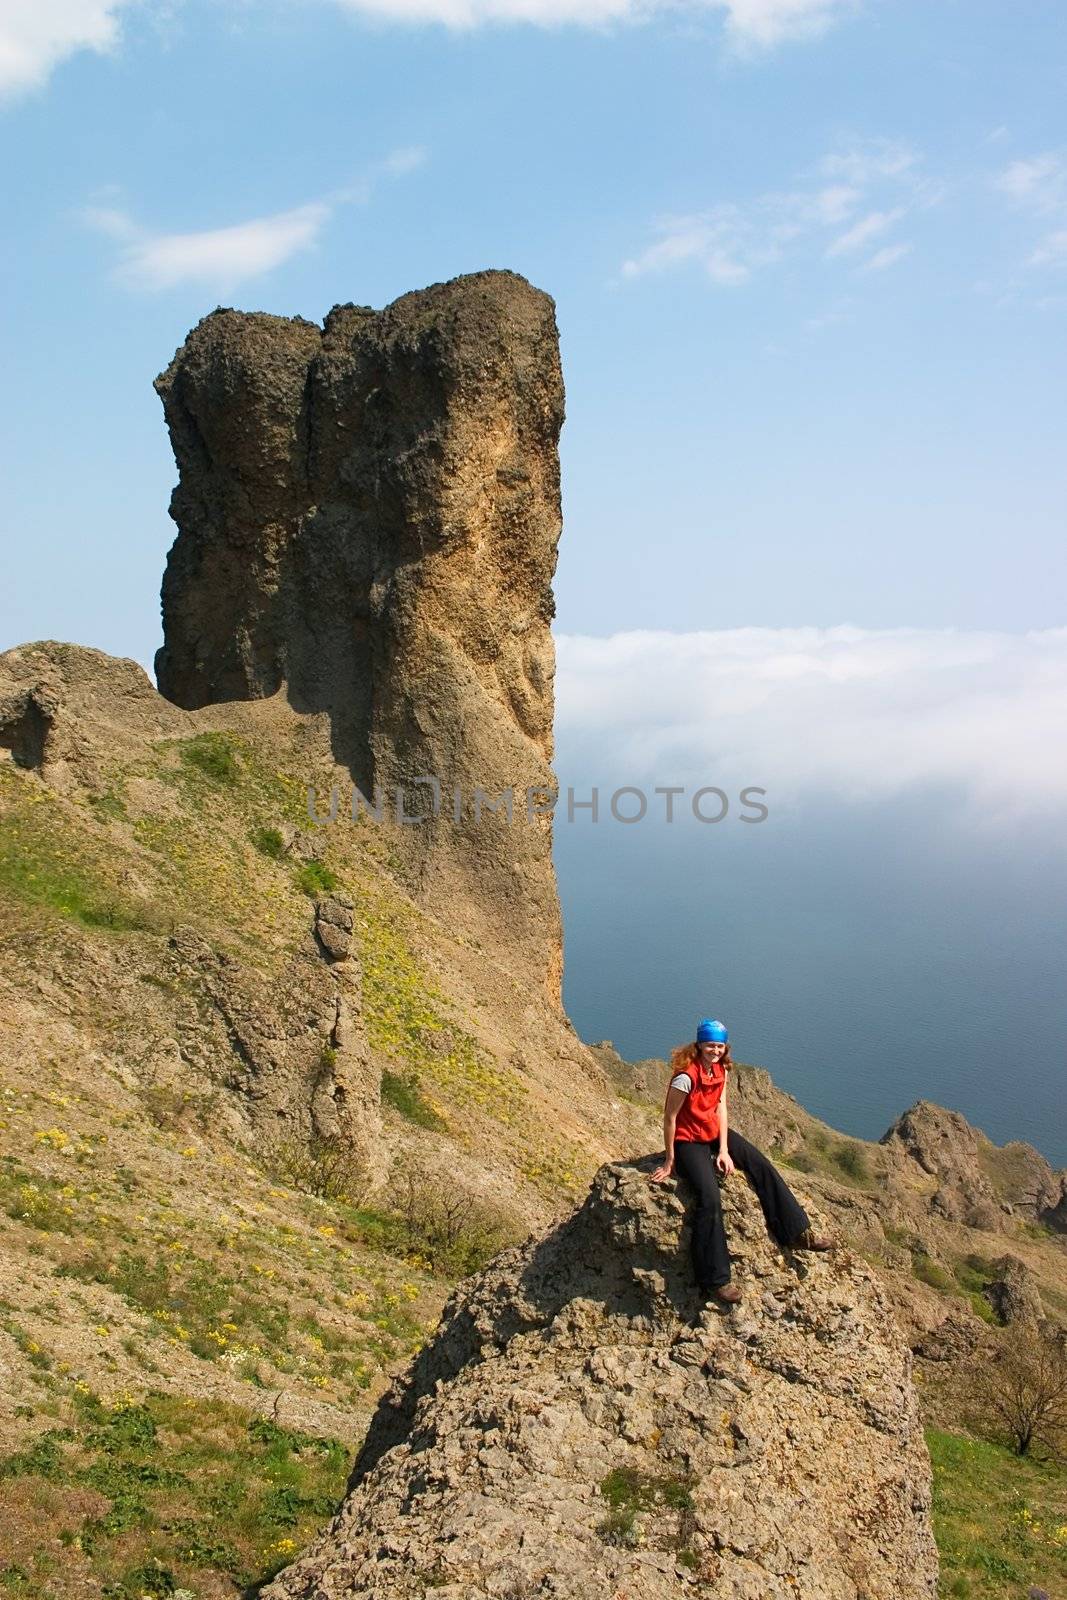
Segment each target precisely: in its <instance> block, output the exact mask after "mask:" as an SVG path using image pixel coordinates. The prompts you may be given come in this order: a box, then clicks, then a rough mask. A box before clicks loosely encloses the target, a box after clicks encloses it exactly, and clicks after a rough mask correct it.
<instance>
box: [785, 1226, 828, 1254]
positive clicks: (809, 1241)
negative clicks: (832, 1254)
mask: <svg viewBox="0 0 1067 1600" xmlns="http://www.w3.org/2000/svg"><path fill="white" fill-rule="evenodd" d="M789 1248H790V1250H832V1249H833V1248H834V1241H833V1240H832V1239H830V1238H828V1237H827V1235H826V1234H825V1233H816V1232H815V1230H814V1228H805V1229H804V1232H803V1233H798V1234H797V1236H796V1238H795V1239H790V1241H789Z"/></svg>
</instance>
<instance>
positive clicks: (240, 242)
mask: <svg viewBox="0 0 1067 1600" xmlns="http://www.w3.org/2000/svg"><path fill="white" fill-rule="evenodd" d="M424 159H425V152H424V151H422V150H421V149H417V148H414V147H410V148H405V149H402V150H396V151H393V152H392V154H390V155H388V156H386V158H385V159H384V160H383V161H381V162H379V163H378V164H377V165H376V166H375V167H373V168H372V169H371V171H370V173H369V175H368V176H367V177H365V178H362V179H360V180H359V181H358V182H356V183H354V184H352V185H350V186H349V187H348V188H345V189H340V190H337V191H336V192H335V193H333V194H332V195H329V196H327V197H326V198H324V199H321V200H312V201H309V202H308V203H307V204H305V205H302V206H294V207H293V208H292V209H291V210H289V211H279V212H275V213H274V214H273V215H271V216H267V217H253V218H252V219H251V220H250V221H247V222H237V223H233V224H231V225H230V226H229V227H225V228H206V229H203V230H201V231H199V232H192V233H156V232H152V231H151V230H150V229H147V228H143V227H141V226H140V225H139V224H138V223H137V222H135V221H134V219H133V218H132V217H131V216H130V215H129V214H128V213H127V212H125V211H124V210H123V209H122V208H121V207H119V206H115V205H111V204H109V205H92V206H88V207H86V209H85V210H84V211H83V213H82V220H83V221H84V222H85V223H86V224H87V225H88V226H89V227H91V228H93V229H95V230H96V232H97V233H102V234H105V235H106V236H107V237H108V238H111V239H114V240H115V241H116V242H117V243H118V245H119V247H120V248H119V257H118V260H117V262H116V263H115V266H114V268H113V269H112V278H113V279H114V281H115V282H116V283H120V284H122V285H123V286H124V287H126V288H129V289H173V288H175V287H176V286H177V285H179V284H182V283H201V284H207V285H210V286H213V287H215V288H217V289H220V290H226V289H229V288H230V287H233V286H236V285H237V284H239V283H243V282H245V281H246V280H247V279H250V278H256V277H260V276H261V275H262V274H263V273H265V272H270V271H271V270H272V268H274V267H279V266H281V265H282V264H283V263H284V262H286V261H288V260H289V259H290V258H291V257H292V256H294V255H296V254H297V253H298V252H299V251H301V250H307V249H310V248H311V247H312V246H313V245H314V244H315V243H316V242H317V240H318V238H319V235H320V234H321V232H322V230H323V228H324V227H325V226H326V224H327V223H328V222H329V221H330V219H331V217H333V215H334V214H335V213H336V211H337V210H338V209H339V208H340V207H341V206H344V205H352V204H362V203H365V202H366V201H368V200H369V199H370V197H371V194H372V193H373V189H374V183H375V179H376V177H379V176H387V177H398V176H402V175H404V174H406V173H408V172H412V171H414V169H415V168H416V167H418V166H421V164H422V162H423V161H424Z"/></svg>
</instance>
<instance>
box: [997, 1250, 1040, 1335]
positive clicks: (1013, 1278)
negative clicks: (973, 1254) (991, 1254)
mask: <svg viewBox="0 0 1067 1600" xmlns="http://www.w3.org/2000/svg"><path fill="white" fill-rule="evenodd" d="M993 1269H994V1271H995V1273H996V1276H995V1277H994V1278H993V1279H992V1280H991V1282H989V1283H988V1284H987V1285H986V1287H985V1288H984V1289H983V1291H982V1293H983V1295H984V1296H985V1298H986V1299H987V1300H988V1301H989V1304H990V1305H991V1306H992V1308H993V1312H994V1314H995V1316H996V1319H997V1321H998V1322H1000V1323H1002V1324H1007V1323H1010V1322H1040V1321H1041V1320H1042V1318H1043V1317H1044V1315H1045V1309H1044V1306H1043V1305H1042V1303H1041V1296H1040V1294H1039V1293H1038V1291H1037V1285H1036V1284H1035V1283H1034V1280H1033V1276H1032V1274H1031V1273H1030V1272H1029V1271H1028V1270H1027V1268H1026V1266H1025V1264H1024V1263H1023V1262H1022V1261H1020V1260H1019V1258H1018V1256H1010V1255H1009V1256H1001V1258H1000V1260H999V1261H996V1262H994V1264H993Z"/></svg>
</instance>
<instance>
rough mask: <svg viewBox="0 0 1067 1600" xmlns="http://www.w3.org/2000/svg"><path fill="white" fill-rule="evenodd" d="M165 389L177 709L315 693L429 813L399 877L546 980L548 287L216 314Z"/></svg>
mask: <svg viewBox="0 0 1067 1600" xmlns="http://www.w3.org/2000/svg"><path fill="white" fill-rule="evenodd" d="M156 387H157V389H158V391H159V393H160V395H161V397H162V400H163V405H164V409H165V412H166V417H167V423H168V426H169V428H170V433H171V438H172V441H173V444H174V451H175V455H176V458H177V461H178V467H179V470H180V475H181V481H180V483H179V485H178V487H177V489H176V490H175V493H174V496H173V500H172V503H171V514H172V516H173V517H174V519H175V521H176V522H177V523H178V526H179V530H180V531H179V535H178V538H177V539H176V541H175V543H174V546H173V548H172V550H171V552H170V555H169V558H168V563H167V570H166V574H165V576H164V580H163V596H162V598H163V630H164V639H165V642H164V645H163V647H162V649H161V650H160V651H159V652H158V655H157V657H156V671H157V675H158V680H159V688H160V692H161V693H162V694H164V695H165V696H166V697H167V698H168V699H170V700H172V701H174V702H175V703H176V704H177V705H180V706H184V707H186V708H189V709H192V708H196V707H200V706H204V705H207V704H210V703H214V702H216V701H220V700H234V699H252V698H258V697H262V696H269V695H273V694H274V693H276V692H277V691H278V690H280V689H281V688H282V687H283V686H284V688H285V691H286V693H287V696H288V698H289V701H290V703H291V704H292V705H293V706H294V707H295V708H296V709H297V710H301V711H328V712H329V715H330V721H331V727H332V737H333V746H334V753H335V756H336V757H337V759H338V760H339V761H340V762H342V763H343V764H344V765H345V766H346V767H347V768H348V769H349V771H350V772H351V773H352V777H353V781H354V783H355V784H356V785H358V787H359V789H360V790H361V792H362V793H364V794H366V795H367V796H368V797H369V798H371V799H373V797H374V791H375V787H376V786H379V787H380V788H381V790H382V793H383V795H384V796H385V797H386V801H387V815H389V816H393V815H395V791H396V788H397V787H398V786H401V787H403V788H404V789H405V790H406V800H405V812H406V813H407V814H408V815H411V814H415V815H426V814H427V812H429V813H430V814H429V817H428V820H427V821H425V822H421V823H419V824H417V825H407V826H405V825H398V826H397V827H396V833H397V836H398V838H397V848H398V850H400V851H401V852H403V853H404V854H405V855H406V858H407V859H408V861H409V863H410V865H411V868H412V871H413V872H414V874H415V884H414V887H415V888H416V889H417V890H418V891H419V892H420V893H421V894H422V895H423V897H424V899H425V900H426V901H427V903H429V904H430V905H438V906H441V907H443V906H444V905H446V904H448V903H449V902H450V901H455V902H459V903H460V904H461V905H463V904H470V905H471V906H472V916H471V923H472V927H473V926H474V925H475V924H479V925H480V934H479V936H480V937H481V938H482V939H483V942H484V938H485V934H486V932H487V931H488V933H489V935H490V937H491V938H492V939H493V940H494V942H495V943H496V944H497V945H498V946H505V947H507V949H508V950H510V951H511V952H512V957H513V960H512V964H513V965H516V966H519V967H521V968H522V970H523V972H524V974H528V975H530V976H534V975H536V979H537V981H538V982H539V983H540V984H543V985H544V986H545V987H546V988H547V989H548V990H549V992H550V993H551V994H553V996H554V997H555V998H556V999H557V1000H558V996H559V987H560V978H561V972H562V955H561V933H560V926H559V908H558V901H557V895H556V886H555V879H554V876H553V873H552V866H551V824H550V819H549V818H548V817H547V816H541V817H537V818H535V819H534V820H532V821H527V820H526V809H527V791H528V790H530V789H533V790H536V791H546V790H547V791H552V790H554V788H555V783H554V779H553V776H552V772H551V769H550V762H551V759H552V713H553V677H554V668H555V658H554V650H553V644H552V637H551V633H550V623H551V620H552V616H553V614H554V601H553V596H552V587H551V583H552V577H553V574H554V572H555V566H556V546H557V541H558V538H559V533H560V492H559V458H558V449H557V446H558V440H559V433H560V427H561V425H562V421H563V384H562V377H561V371H560V363H559V348H558V335H557V330H556V323H555V313H554V307H553V303H552V301H551V300H550V299H549V297H548V296H547V295H545V294H542V293H541V292H540V291H538V290H536V289H534V288H532V287H531V285H530V284H529V283H527V282H526V280H525V279H524V278H521V277H518V276H517V275H516V274H514V273H509V272H479V273H473V274H471V275H469V276H466V277H461V278H456V279H453V280H452V281H451V282H449V283H443V284H435V285H433V286H432V287H431V288H428V289H425V290H421V291H418V292H416V293H412V294H407V295H404V296H402V297H401V298H400V299H399V300H397V301H395V302H394V303H393V304H392V305H390V306H387V307H386V309H385V310H384V311H380V312H375V311H372V310H371V309H370V308H368V307H359V306H351V305H349V306H336V307H335V308H334V309H333V311H331V312H330V314H329V316H328V317H327V318H326V321H325V324H324V326H323V327H322V328H320V327H318V325H317V324H315V323H311V322H307V321H305V320H304V319H302V318H299V317H297V318H293V319H286V318H281V317H273V316H267V315H264V314H261V313H255V314H245V313H242V312H237V311H222V310H220V311H217V312H214V313H213V314H212V315H211V316H209V317H205V318H204V319H203V321H201V322H200V323H199V324H198V325H197V327H196V328H194V329H193V331H192V332H191V333H190V334H189V336H188V338H187V339H186V341H185V344H184V345H183V347H182V348H181V350H179V351H178V353H177V354H176V355H175V358H174V360H173V361H172V362H171V364H170V366H169V367H168V368H167V370H166V372H164V373H163V374H162V375H161V376H160V378H159V379H157V382H156ZM426 777H432V778H437V779H438V780H439V782H440V796H439V802H438V803H439V811H438V814H437V815H436V816H435V815H434V814H433V811H432V806H433V801H434V792H433V787H432V785H427V784H422V785H420V783H419V781H418V780H420V779H423V778H426ZM479 786H480V787H481V789H482V790H484V791H485V793H486V794H487V795H488V796H489V797H490V798H491V799H496V797H497V796H498V795H499V794H500V793H501V792H502V791H505V790H509V789H511V790H513V791H514V794H515V813H513V816H514V818H515V820H513V821H511V822H509V821H508V820H507V818H506V816H505V815H504V814H503V813H502V812H500V813H494V812H489V811H485V810H483V811H482V813H481V815H477V814H476V807H475V800H474V791H475V788H476V787H479ZM457 789H458V790H459V791H460V796H461V799H460V803H459V806H458V807H457V806H456V802H455V794H456V790H457ZM347 802H348V797H347V796H346V797H345V801H344V804H347ZM537 803H538V802H537V800H536V799H535V801H534V804H535V805H536V804H537ZM457 809H458V811H459V813H460V814H459V816H458V818H457V816H456V811H457ZM516 813H517V814H516ZM342 814H343V813H342Z"/></svg>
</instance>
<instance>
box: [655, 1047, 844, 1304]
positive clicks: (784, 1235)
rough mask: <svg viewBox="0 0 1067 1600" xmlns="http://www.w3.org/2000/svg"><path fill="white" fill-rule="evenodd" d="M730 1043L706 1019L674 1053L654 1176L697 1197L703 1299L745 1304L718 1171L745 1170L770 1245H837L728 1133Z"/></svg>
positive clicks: (762, 1159)
mask: <svg viewBox="0 0 1067 1600" xmlns="http://www.w3.org/2000/svg"><path fill="white" fill-rule="evenodd" d="M728 1040H729V1035H728V1033H727V1031H726V1029H725V1028H724V1027H723V1025H722V1023H721V1022H712V1021H711V1020H710V1019H709V1018H708V1017H705V1018H703V1020H702V1021H701V1022H700V1023H699V1025H698V1027H697V1036H696V1040H695V1042H694V1043H692V1044H682V1045H679V1046H678V1048H677V1050H673V1051H672V1052H671V1079H670V1084H669V1086H668V1089H667V1098H666V1101H665V1103H664V1107H663V1143H664V1147H665V1155H664V1161H663V1164H662V1166H659V1167H657V1168H656V1170H655V1172H653V1173H652V1174H651V1178H652V1182H653V1183H665V1182H666V1180H667V1179H668V1178H670V1177H672V1176H673V1175H674V1173H675V1171H676V1170H677V1172H678V1173H679V1174H680V1175H681V1176H682V1177H683V1178H684V1179H685V1180H686V1182H687V1183H689V1184H691V1185H692V1187H693V1188H694V1189H695V1190H696V1196H697V1203H696V1210H695V1212H694V1214H693V1268H694V1271H695V1272H696V1280H697V1284H698V1286H699V1288H700V1291H701V1293H702V1294H703V1295H704V1297H705V1299H710V1298H712V1297H713V1296H714V1297H715V1298H716V1299H718V1300H725V1301H728V1302H733V1301H736V1300H740V1298H741V1291H740V1289H739V1288H738V1287H737V1286H736V1284H732V1283H731V1282H730V1257H729V1254H728V1253H727V1249H726V1233H725V1230H724V1228H723V1222H722V1201H721V1198H720V1195H719V1180H718V1178H717V1176H716V1168H717V1169H718V1171H719V1172H721V1173H722V1175H723V1177H726V1176H727V1174H729V1173H731V1172H734V1171H736V1170H738V1169H740V1170H741V1171H742V1172H743V1173H744V1174H745V1176H746V1177H747V1178H748V1179H749V1181H750V1183H751V1184H752V1187H753V1189H755V1191H756V1194H757V1195H758V1197H759V1202H760V1205H761V1206H762V1207H763V1215H764V1217H765V1219H766V1222H767V1229H768V1232H769V1233H770V1235H771V1237H772V1238H773V1239H775V1240H776V1241H777V1243H778V1244H780V1245H781V1246H782V1247H783V1248H784V1249H789V1250H831V1249H832V1248H833V1244H832V1241H831V1240H830V1239H827V1238H824V1237H822V1236H821V1235H819V1234H816V1233H813V1232H812V1227H811V1223H810V1222H809V1220H808V1215H807V1212H806V1211H805V1210H804V1208H803V1206H802V1205H801V1204H800V1202H799V1201H798V1200H797V1198H796V1196H795V1195H794V1194H793V1192H792V1190H791V1189H790V1188H789V1186H788V1184H787V1183H786V1181H785V1179H784V1178H783V1177H782V1175H781V1173H780V1172H779V1171H778V1169H777V1167H775V1165H774V1164H773V1162H771V1161H768V1159H767V1157H766V1156H765V1155H764V1154H763V1152H762V1150H757V1149H756V1146H755V1145H754V1144H750V1143H749V1142H748V1140H747V1139H743V1138H742V1137H741V1135H740V1134H739V1133H735V1132H734V1130H733V1128H731V1127H729V1126H728V1118H727V1113H726V1079H727V1076H728V1074H729V1072H730V1070H731V1068H732V1066H733V1061H732V1060H731V1058H730V1046H729V1043H728Z"/></svg>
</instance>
